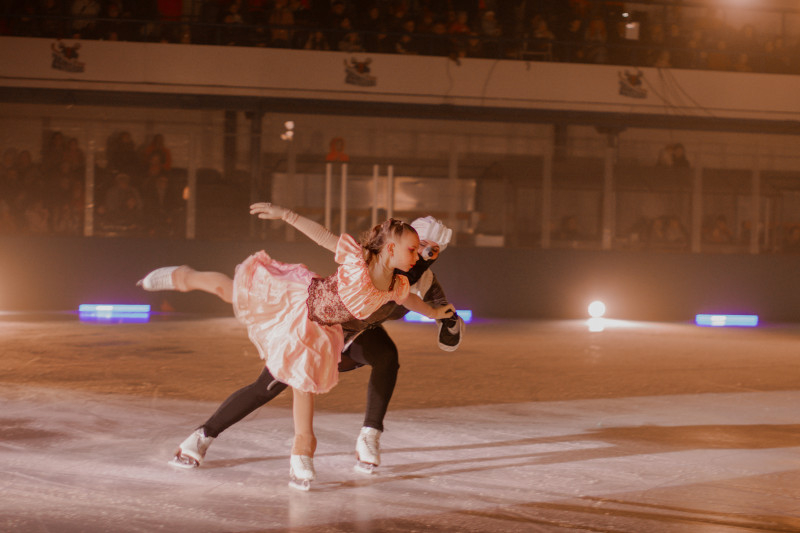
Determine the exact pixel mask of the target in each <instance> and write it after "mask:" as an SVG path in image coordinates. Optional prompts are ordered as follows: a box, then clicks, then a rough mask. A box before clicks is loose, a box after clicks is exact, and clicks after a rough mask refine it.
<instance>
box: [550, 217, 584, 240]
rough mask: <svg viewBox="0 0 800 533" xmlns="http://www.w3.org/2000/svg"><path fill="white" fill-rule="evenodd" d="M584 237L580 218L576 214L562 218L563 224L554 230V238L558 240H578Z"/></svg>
mask: <svg viewBox="0 0 800 533" xmlns="http://www.w3.org/2000/svg"><path fill="white" fill-rule="evenodd" d="M582 238H583V234H582V233H581V230H580V226H579V225H578V219H577V218H576V217H575V215H567V216H564V217H562V218H561V224H560V225H559V226H558V228H557V229H556V231H554V232H553V239H555V240H557V241H577V240H580V239H582Z"/></svg>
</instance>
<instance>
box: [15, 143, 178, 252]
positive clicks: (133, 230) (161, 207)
mask: <svg viewBox="0 0 800 533" xmlns="http://www.w3.org/2000/svg"><path fill="white" fill-rule="evenodd" d="M43 145H44V148H43V150H42V152H41V157H40V159H38V160H36V159H34V157H33V156H32V154H31V152H30V151H29V150H19V149H17V148H14V147H8V148H6V149H5V150H4V151H3V153H2V160H0V234H56V235H76V236H77V235H84V233H85V231H84V214H85V213H84V212H85V205H86V198H85V183H86V170H87V169H86V164H87V163H86V157H85V154H84V151H83V150H82V149H81V148H80V145H79V142H78V139H76V138H74V137H68V136H66V135H64V133H62V132H61V131H53V132H49V133H48V134H47V136H46V140H45V142H44V143H43ZM105 153H106V157H107V163H106V165H105V166H100V165H95V167H94V169H93V171H94V178H95V179H94V196H93V198H96V199H97V202H96V210H95V217H96V220H95V222H96V224H95V226H93V228H92V230H93V232H98V233H100V234H106V235H112V234H125V235H148V236H160V237H180V236H182V235H181V231H182V226H183V221H184V218H185V215H184V200H183V196H182V192H183V182H182V180H181V179H180V178H179V177H176V176H175V175H174V174H172V173H170V165H171V160H170V151H169V149H168V148H167V147H166V146H165V144H164V139H163V136H161V135H159V134H156V135H154V136H153V137H152V139H150V140H149V141H148V142H147V143H144V144H142V146H136V145H135V143H134V141H133V139H132V137H131V135H130V133H128V132H127V131H121V132H117V133H115V134H113V135H112V136H110V137H109V139H108V146H107V147H106V152H105Z"/></svg>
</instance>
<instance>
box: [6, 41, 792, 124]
mask: <svg viewBox="0 0 800 533" xmlns="http://www.w3.org/2000/svg"><path fill="white" fill-rule="evenodd" d="M61 46H63V47H64V48H61ZM76 46H77V48H76ZM76 54H77V56H76ZM0 65H2V71H1V72H2V74H1V76H2V77H1V78H0V85H2V86H5V87H18V88H19V89H20V90H24V89H25V88H30V87H37V88H61V89H79V90H81V89H83V90H88V89H92V90H112V91H135V92H160V93H172V94H206V95H208V94H211V95H229V96H235V95H240V96H259V97H274V98H300V99H303V98H307V99H322V100H350V101H361V102H390V103H406V104H407V103H413V104H433V105H437V104H442V105H459V106H474V107H481V108H486V107H498V108H521V109H542V110H573V111H592V112H615V113H620V112H623V113H632V114H669V115H676V114H677V115H688V116H699V117H717V118H751V119H766V120H783V121H786V120H797V119H798V118H800V99H798V98H797V94H800V76H789V75H775V74H744V73H738V72H711V71H699V70H677V69H664V70H661V71H659V70H657V69H653V68H643V69H641V70H637V69H636V68H634V67H618V66H606V65H575V64H561V63H548V62H526V61H504V60H482V59H463V60H461V62H460V64H457V63H455V62H453V61H452V60H450V59H447V58H444V57H420V56H411V57H409V56H401V55H382V54H356V55H352V54H347V53H342V52H312V51H305V50H277V49H264V48H241V47H235V48H234V47H221V46H193V45H178V44H175V45H164V44H159V43H128V42H106V41H64V42H61V43H57V42H56V41H53V40H50V39H36V38H19V37H0ZM359 70H360V72H359Z"/></svg>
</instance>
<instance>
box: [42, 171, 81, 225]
mask: <svg viewBox="0 0 800 533" xmlns="http://www.w3.org/2000/svg"><path fill="white" fill-rule="evenodd" d="M83 211H84V198H83V187H82V185H81V183H80V182H79V181H77V180H74V179H70V178H69V177H61V178H60V180H59V190H58V197H57V198H56V201H55V202H54V203H53V204H52V205H51V206H50V213H51V215H52V230H53V232H54V233H58V234H62V235H80V234H81V233H82V230H83Z"/></svg>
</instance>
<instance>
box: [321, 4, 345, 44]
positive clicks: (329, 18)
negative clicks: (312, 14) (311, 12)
mask: <svg viewBox="0 0 800 533" xmlns="http://www.w3.org/2000/svg"><path fill="white" fill-rule="evenodd" d="M345 17H347V13H346V12H345V5H344V2H342V1H340V0H334V1H333V2H332V3H331V8H330V11H329V12H327V13H325V14H320V15H319V18H320V20H321V21H322V22H321V27H322V28H325V29H327V30H328V32H327V35H328V44H329V45H330V47H331V50H337V49H338V46H339V41H341V40H342V37H343V35H344V34H343V32H342V30H341V27H342V19H344V18H345Z"/></svg>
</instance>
